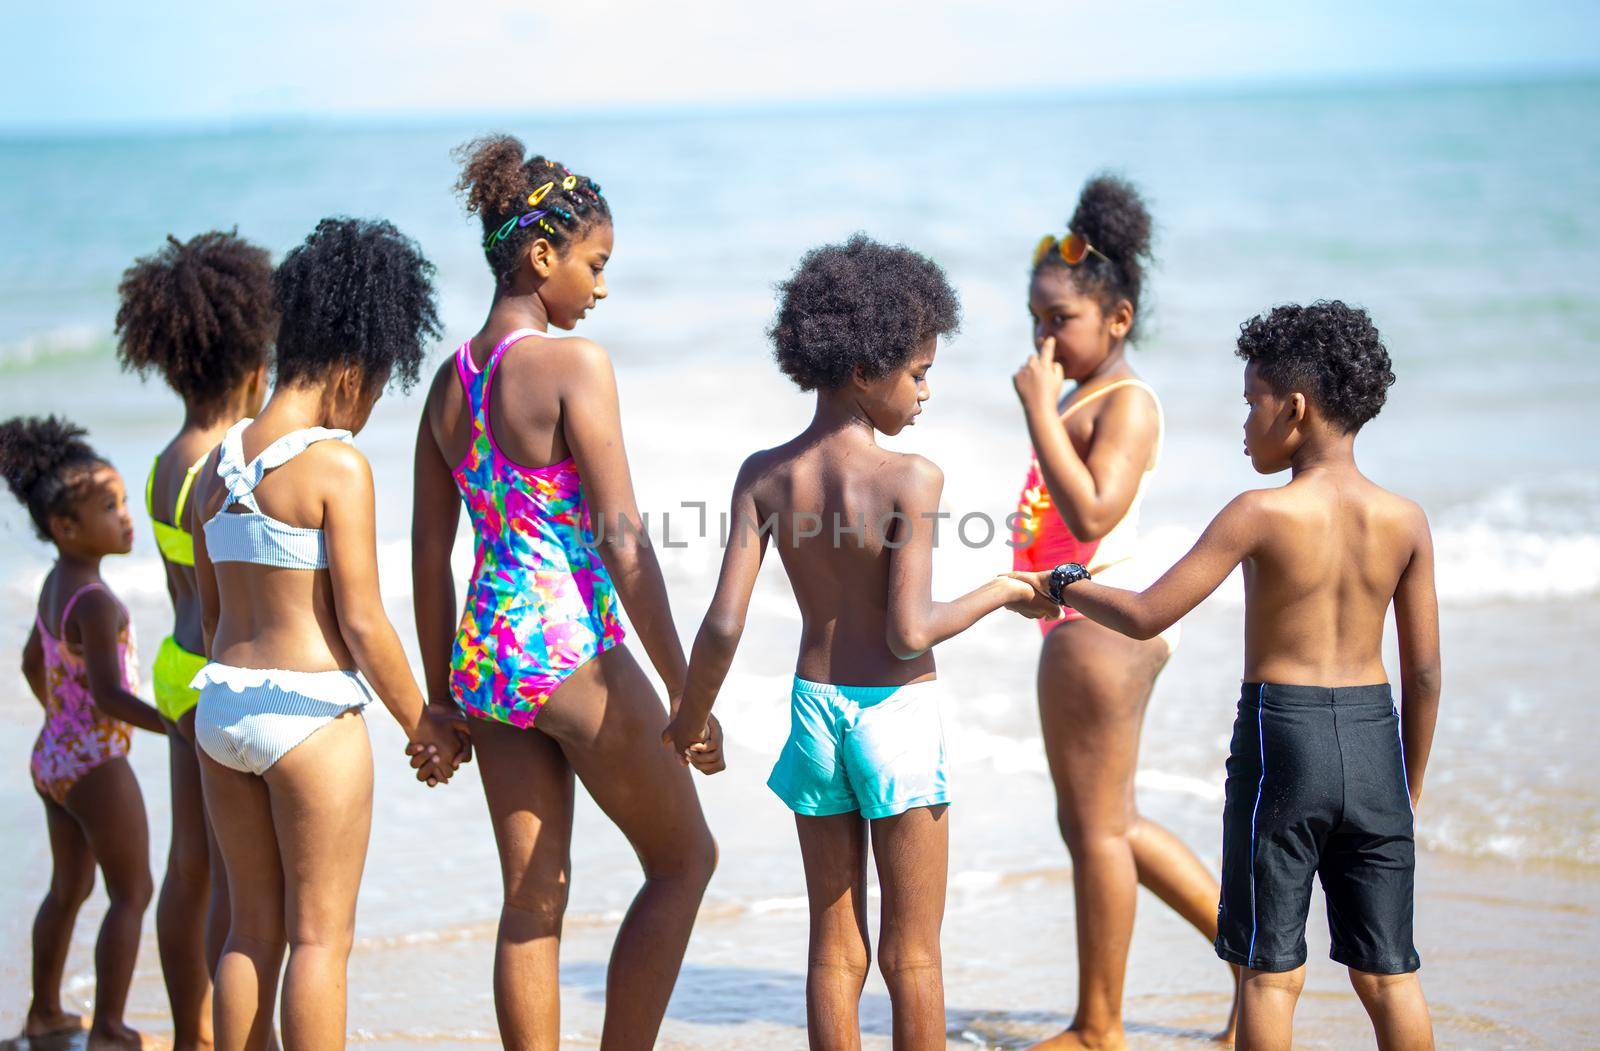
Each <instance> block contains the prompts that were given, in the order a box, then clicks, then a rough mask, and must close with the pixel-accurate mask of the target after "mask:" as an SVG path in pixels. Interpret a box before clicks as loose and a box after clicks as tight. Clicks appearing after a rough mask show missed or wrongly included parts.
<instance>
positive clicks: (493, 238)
mask: <svg viewBox="0 0 1600 1051" xmlns="http://www.w3.org/2000/svg"><path fill="white" fill-rule="evenodd" d="M516 225H517V220H516V219H514V218H513V219H507V220H506V221H505V225H504V226H502V227H500V229H498V230H496V231H495V232H494V233H492V234H490V235H489V237H488V238H487V239H486V240H485V241H484V242H483V247H484V250H485V251H488V250H489V249H491V248H493V247H494V246H495V245H496V244H497V243H498V242H500V241H504V240H505V239H506V238H507V237H509V236H511V231H512V230H513V229H514V228H515V227H516Z"/></svg>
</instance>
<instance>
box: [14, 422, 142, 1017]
mask: <svg viewBox="0 0 1600 1051" xmlns="http://www.w3.org/2000/svg"><path fill="white" fill-rule="evenodd" d="M84 433H85V432H84V430H83V429H82V428H81V427H74V426H73V425H71V424H69V423H67V422H65V421H63V420H60V419H57V418H56V417H53V416H52V417H50V418H48V419H41V418H38V417H34V418H29V419H23V418H15V419H11V420H7V421H6V422H5V423H4V424H0V471H3V472H4V474H5V479H6V484H7V485H9V486H10V488H11V491H12V493H14V494H15V495H16V497H17V499H18V500H21V501H22V502H23V504H24V505H26V506H27V508H28V514H29V515H30V517H32V519H33V524H34V528H35V529H36V530H37V531H38V534H39V536H40V537H41V538H42V539H45V540H48V541H50V542H52V543H53V544H55V546H56V564H55V566H54V568H53V569H51V571H50V575H49V576H48V577H46V578H45V582H44V587H43V588H42V589H41V591H40V593H39V610H38V614H37V616H36V617H35V619H34V625H33V631H32V632H30V633H29V635H28V642H27V647H26V649H25V650H24V651H23V657H22V670H23V674H24V676H25V677H26V678H27V680H28V685H29V686H30V687H32V689H33V692H34V696H35V697H37V698H38V700H39V703H40V704H41V705H43V706H44V712H45V722H44V728H43V729H42V730H40V731H39V737H38V740H36V741H35V742H34V745H33V758H32V763H31V767H32V773H33V785H34V789H35V790H36V791H37V792H38V793H39V799H40V801H41V802H43V803H44V811H45V821H46V823H47V824H48V825H49V829H50V854H51V859H52V862H53V865H54V869H53V871H52V873H51V877H50V891H49V893H48V894H47V895H46V896H45V899H44V902H43V903H42V904H41V905H40V906H39V913H38V915H37V916H36V917H35V918H34V921H33V1002H32V1003H31V1004H30V1005H29V1007H28V1017H27V1021H26V1023H25V1026H24V1029H23V1032H24V1034H25V1035H27V1036H33V1037H38V1036H43V1035H45V1034H47V1033H52V1032H61V1031H70V1030H76V1029H78V1028H80V1027H81V1021H80V1019H79V1018H78V1017H77V1016H76V1015H70V1014H67V1013H66V1012H64V1011H62V1009H61V976H62V972H63V970H64V969H65V967H66V963H67V950H68V949H69V948H70V946H71V943H72V926H73V922H74V921H75V920H76V919H77V916H78V909H79V908H80V907H81V906H82V905H83V902H84V899H85V898H87V897H88V896H89V892H90V891H91V890H92V889H93V888H94V868H95V865H96V864H97V863H98V864H99V866H100V871H101V873H102V874H103V876H104V878H105V884H106V896H107V897H108V898H109V899H110V906H109V907H108V908H107V910H106V917H105V920H104V922H102V923H101V925H100V936H99V938H98V940H96V942H95V953H94V959H95V995H94V1021H93V1023H92V1025H91V1026H90V1029H89V1047H91V1048H113V1047H119V1048H120V1047H138V1046H140V1037H139V1034H138V1033H136V1032H134V1031H133V1030H132V1029H130V1028H128V1026H127V1025H126V1024H125V1023H124V1022H123V1020H122V1013H123V1009H124V1007H125V1005H126V1004H127V1000H128V985H129V983H130V982H131V981H132V979H133V965H134V959H135V957H136V956H137V955H138V952H139V927H140V924H141V923H142V921H143V918H144V910H145V908H146V907H147V906H148V905H149V904H150V842H149V838H150V833H149V828H148V826H147V824H146V820H145V811H144V797H143V796H142V795H141V794H140V792H139V782H138V781H137V780H136V779H135V778H134V776H133V768H132V767H131V766H129V765H128V760H127V758H126V757H127V754H128V748H129V746H130V745H131V743H132V740H131V739H132V736H133V729H134V727H138V728H140V729H144V730H149V731H151V732H153V733H162V732H163V730H162V725H161V718H160V716H158V715H157V714H156V710H155V709H154V708H152V707H151V706H150V705H148V704H146V703H145V702H144V701H142V700H140V699H139V698H138V697H136V696H134V693H133V691H134V689H135V688H136V687H137V685H138V682H139V662H138V658H137V657H136V656H135V654H134V644H133V625H132V623H131V622H130V621H129V620H128V611H127V610H126V609H124V608H123V606H122V603H120V602H118V601H117V599H116V596H114V595H112V594H111V591H110V589H108V588H107V587H106V585H105V583H104V582H103V581H101V579H100V561H101V559H103V558H105V557H106V556H107V555H125V554H127V553H128V552H129V551H130V550H131V549H132V547H133V521H132V519H131V518H130V517H129V515H128V507H127V499H126V496H127V494H126V492H125V490H124V488H123V484H122V476H121V475H119V474H118V473H117V470H116V468H114V467H112V466H111V465H110V464H108V463H106V462H105V460H103V459H101V457H100V456H99V455H98V454H97V453H96V452H95V451H94V450H93V449H92V448H90V447H89V444H88V443H87V442H85V441H84V440H83V436H84Z"/></svg>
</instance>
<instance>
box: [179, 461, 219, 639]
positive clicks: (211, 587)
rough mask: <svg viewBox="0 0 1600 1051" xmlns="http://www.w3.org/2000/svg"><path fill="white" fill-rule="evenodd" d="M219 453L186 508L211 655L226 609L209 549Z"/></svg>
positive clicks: (207, 466)
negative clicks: (208, 532)
mask: <svg viewBox="0 0 1600 1051" xmlns="http://www.w3.org/2000/svg"><path fill="white" fill-rule="evenodd" d="M216 461H217V453H216V452H212V454H211V455H210V456H209V457H208V458H207V459H206V464H205V467H203V468H201V470H200V478H201V481H200V482H198V483H196V486H195V488H196V490H197V491H196V492H195V493H193V494H192V495H191V498H190V500H189V506H188V507H186V508H184V511H183V514H184V517H185V518H186V519H187V522H186V523H185V526H186V528H187V529H188V530H189V535H190V536H192V537H194V580H195V588H196V590H197V591H199V593H200V638H201V642H202V644H203V647H204V649H205V653H204V654H203V655H204V656H206V657H209V656H211V639H212V637H213V636H214V635H216V633H217V616H218V613H219V612H220V610H221V609H222V604H221V602H220V601H218V598H217V573H216V568H215V567H214V566H213V565H212V562H211V553H210V552H209V551H207V550H206V530H205V523H206V519H208V518H210V517H211V515H213V514H215V513H216V508H214V507H208V506H207V505H209V504H211V503H212V500H211V495H210V494H211V490H212V488H213V486H214V485H217V484H220V483H217V482H213V481H211V479H215V478H216V476H217V467H216Z"/></svg>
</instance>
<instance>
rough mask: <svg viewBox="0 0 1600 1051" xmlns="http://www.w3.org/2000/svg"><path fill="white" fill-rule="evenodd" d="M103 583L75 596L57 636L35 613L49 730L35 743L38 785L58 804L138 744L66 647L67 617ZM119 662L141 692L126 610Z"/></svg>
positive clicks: (127, 683)
mask: <svg viewBox="0 0 1600 1051" xmlns="http://www.w3.org/2000/svg"><path fill="white" fill-rule="evenodd" d="M96 588H99V589H100V590H102V591H105V592H106V594H108V595H109V594H111V592H110V591H109V590H108V589H107V588H106V586H105V585H104V584H100V583H94V584H85V585H84V586H83V587H81V588H79V589H78V590H77V591H74V592H73V593H72V597H71V598H69V599H67V604H66V607H65V608H64V609H62V611H61V624H60V627H59V631H58V633H57V634H54V635H52V634H51V633H50V629H49V628H47V627H45V624H44V620H43V618H41V617H39V615H38V614H37V613H36V614H34V619H35V620H36V621H37V622H38V625H39V641H40V643H41V645H42V646H43V647H44V677H45V696H44V701H45V711H44V728H43V729H42V730H40V731H39V737H38V739H37V740H35V741H34V742H33V759H32V761H31V762H30V763H29V767H30V769H31V770H32V772H33V785H34V787H35V788H37V789H38V790H39V794H40V795H42V796H46V797H47V798H49V799H53V800H55V801H56V802H57V803H62V802H65V801H66V798H67V793H68V792H70V791H71V790H72V786H73V785H75V784H77V783H78V781H79V780H80V779H81V778H82V777H83V775H84V774H87V773H88V772H89V771H90V770H93V769H94V768H95V767H97V766H100V765H102V764H104V763H108V762H110V761H111V760H113V759H120V758H121V757H123V756H125V755H127V754H128V748H129V747H130V746H131V745H132V743H133V740H132V739H133V727H132V726H130V725H128V724H127V723H125V722H123V721H122V720H121V719H114V718H112V717H111V716H109V715H107V714H106V713H105V712H102V711H101V710H100V709H99V707H98V706H96V704H95V703H94V696H93V694H92V693H91V692H90V690H89V671H88V668H87V667H86V666H85V664H84V660H83V655H82V654H81V653H74V652H73V651H72V649H71V648H69V647H68V645H67V642H66V633H67V618H68V617H70V616H71V615H72V607H73V606H75V605H77V604H78V599H80V598H82V597H83V595H84V594H85V593H86V592H89V591H93V590H94V589H96ZM117 659H118V661H119V662H120V663H121V666H122V685H123V686H124V687H125V688H126V689H128V690H129V691H130V692H131V691H133V690H136V689H138V688H139V658H138V656H137V654H136V653H135V650H134V643H133V623H132V621H131V620H129V619H128V617H127V611H126V610H124V611H123V625H122V630H121V632H120V633H119V634H118V637H117Z"/></svg>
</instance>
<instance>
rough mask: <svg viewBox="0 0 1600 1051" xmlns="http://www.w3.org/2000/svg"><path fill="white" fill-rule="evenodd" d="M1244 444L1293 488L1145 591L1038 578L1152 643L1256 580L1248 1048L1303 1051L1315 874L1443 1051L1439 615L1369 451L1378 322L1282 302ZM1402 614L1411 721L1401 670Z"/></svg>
mask: <svg viewBox="0 0 1600 1051" xmlns="http://www.w3.org/2000/svg"><path fill="white" fill-rule="evenodd" d="M1238 352H1239V356H1240V357H1241V358H1243V359H1244V360H1245V362H1246V363H1247V364H1246V366H1245V371H1244V399H1245V402H1246V404H1248V405H1249V407H1250V411H1249V414H1248V415H1247V416H1246V418H1245V424H1244V445H1245V452H1246V453H1247V454H1248V455H1249V457H1250V460H1251V463H1252V464H1254V465H1255V468H1256V470H1257V471H1260V472H1261V473H1263V474H1275V473H1277V472H1279V471H1283V470H1289V471H1290V472H1292V474H1291V477H1290V480H1289V484H1288V485H1285V486H1283V487H1282V488H1280V489H1261V490H1255V491H1252V492H1247V493H1243V494H1241V495H1240V496H1238V497H1236V498H1235V499H1234V500H1233V502H1232V503H1230V504H1229V505H1228V506H1227V507H1225V508H1223V510H1222V512H1221V513H1220V514H1219V515H1217V517H1216V518H1215V519H1214V520H1213V521H1212V522H1211V524H1210V525H1209V526H1208V527H1206V531H1205V533H1204V534H1202V535H1201V537H1200V540H1199V541H1198V542H1197V543H1196V544H1195V546H1194V549H1193V550H1191V551H1190V552H1189V553H1188V554H1187V555H1185V556H1184V557H1183V559H1182V560H1181V561H1179V562H1178V564H1177V565H1175V566H1173V567H1172V568H1171V569H1170V570H1168V571H1167V573H1166V574H1165V575H1164V576H1163V577H1162V578H1161V579H1160V580H1158V581H1157V582H1156V583H1155V584H1154V585H1152V586H1151V587H1150V588H1148V589H1147V590H1145V591H1143V592H1131V591H1123V590H1120V589H1118V588H1113V587H1107V586H1104V585H1101V584H1097V583H1094V582H1093V581H1091V580H1090V579H1089V575H1088V572H1087V571H1086V570H1085V569H1084V568H1083V567H1082V566H1080V565H1077V564H1068V565H1064V566H1059V567H1056V568H1055V569H1054V570H1052V571H1047V572H1038V573H1030V574H1019V575H1023V576H1026V578H1027V579H1029V580H1030V581H1032V582H1033V583H1034V585H1035V586H1036V587H1037V588H1038V589H1039V591H1040V593H1041V595H1045V596H1050V597H1054V598H1056V599H1060V600H1063V601H1065V602H1066V603H1068V604H1070V605H1071V606H1072V607H1073V608H1075V609H1077V610H1079V611H1080V612H1081V613H1083V614H1084V615H1085V616H1087V617H1090V618H1092V619H1094V620H1097V621H1099V622H1100V623H1102V624H1105V625H1107V626H1108V627H1111V628H1114V629H1116V630H1117V631H1120V632H1122V633H1123V634H1126V635H1129V636H1132V637H1134V638H1140V639H1148V638H1152V637H1153V636H1155V635H1157V634H1159V633H1160V632H1161V631H1163V630H1165V629H1166V627H1167V626H1168V625H1170V624H1173V623H1175V622H1176V621H1177V620H1178V618H1180V617H1182V616H1183V615H1184V614H1186V613H1188V612H1189V611H1190V610H1191V609H1193V608H1194V607H1195V606H1196V605H1198V604H1199V603H1200V601H1201V600H1203V599H1204V598H1205V597H1206V596H1207V595H1209V594H1210V593H1211V592H1212V591H1214V590H1215V589H1216V587H1217V586H1218V585H1219V584H1221V583H1222V581H1223V580H1224V579H1226V578H1227V576H1228V575H1229V574H1230V573H1232V572H1233V569H1234V567H1235V566H1238V565H1240V564H1241V563H1242V564H1243V566H1244V584H1245V643H1244V684H1243V688H1242V693H1241V696H1240V700H1239V715H1238V718H1237V720H1236V721H1235V722H1234V727H1233V744H1232V747H1231V750H1230V754H1229V756H1228V780H1227V796H1226V803H1225V808H1224V811H1223V818H1222V840H1223V845H1222V849H1223V859H1222V902H1221V908H1220V909H1219V912H1218V927H1219V931H1218V934H1217V939H1216V950H1217V955H1218V956H1221V957H1222V958H1223V959H1224V960H1227V961H1229V962H1231V963H1235V964H1238V965H1239V966H1240V967H1242V968H1243V969H1244V973H1243V980H1242V983H1241V987H1240V1009H1239V1032H1238V1046H1239V1047H1240V1048H1241V1049H1244V1051H1278V1049H1287V1048H1288V1047H1289V1046H1290V1042H1291V1038H1292V1035H1293V1034H1292V1026H1293V1020H1294V1007H1295V1002H1296V1000H1297V999H1298V998H1299V995H1300V990H1301V988H1302V987H1303V986H1304V984H1305V963H1306V942H1305V925H1306V912H1307V909H1308V908H1309V907H1310V903H1311V882H1312V878H1313V876H1320V877H1321V880H1322V887H1323V893H1324V894H1325V895H1326V897H1327V902H1328V926H1329V928H1330V933H1331V935H1332V941H1333V948H1332V953H1331V955H1332V957H1333V959H1334V960H1336V961H1338V962H1339V963H1342V964H1344V965H1345V966H1346V967H1347V968H1349V972H1350V982H1351V984H1352V985H1353V986H1354V987H1355V990H1356V993H1357V995H1358V996H1360V998H1361V1003H1362V1005H1363V1006H1364V1007H1365V1008H1366V1009H1367V1013H1368V1015H1369V1016H1370V1017H1371V1019H1372V1024H1373V1029H1374V1030H1375V1032H1376V1036H1377V1041H1378V1046H1379V1047H1381V1048H1384V1049H1385V1051H1422V1049H1427V1048H1432V1047H1433V1034H1432V1029H1431V1025H1430V1023H1429V1019H1428V1007H1427V1004H1426V1003H1425V1002H1424V1001H1423V998H1422V984H1421V983H1420V982H1419V981H1418V980H1417V975H1416V971H1417V969H1418V968H1419V967H1420V966H1421V960H1420V958H1419V957H1418V956H1417V950H1416V948H1415V946H1414V945H1413V944H1412V931H1411V928H1412V909H1413V900H1412V894H1413V883H1414V879H1415V869H1416V853H1415V843H1414V840H1413V825H1414V817H1413V808H1414V807H1415V805H1416V802H1417V798H1418V796H1419V795H1420V794H1421V792H1422V775H1423V771H1424V770H1425V769H1426V767H1427V764H1428V752H1429V750H1430V748H1431V747H1432V744H1433V731H1434V724H1435V722H1436V720H1437V717H1438V708H1439V607H1438V600H1437V597H1436V595H1435V593H1434V583H1433V540H1432V537H1431V536H1430V534H1429V531H1428V521H1427V518H1426V517H1425V516H1424V515H1423V513H1422V509H1421V508H1419V507H1418V506H1417V505H1416V504H1414V503H1412V502H1411V501H1410V500H1406V499H1404V498H1402V497H1400V496H1396V495H1395V494H1394V493H1391V492H1388V491H1387V490H1384V489H1382V488H1379V487H1378V486H1377V485H1375V484H1373V483H1372V482H1371V481H1369V480H1368V479H1367V478H1366V477H1365V476H1363V475H1362V473H1361V471H1360V470H1359V469H1358V468H1357V467H1356V461H1355V450H1354V447H1355V438H1356V433H1357V432H1358V431H1359V430H1360V429H1361V427H1362V425H1363V424H1365V423H1366V422H1367V421H1368V420H1370V419H1372V418H1373V417H1374V416H1376V415H1377V414H1378V410H1379V409H1381V408H1382V407H1383V403H1384V399H1385V398H1386V396H1387V390H1388V387H1389V385H1390V384H1391V383H1393V382H1394V373H1393V371H1391V369H1390V364H1389V355H1388V352H1387V351H1385V350H1384V347H1383V343H1382V342H1381V341H1380V339H1379V337H1378V331H1377V329H1376V328H1374V327H1373V325H1372V322H1371V319H1369V318H1368V317H1367V315H1366V313H1365V312H1364V311H1361V310H1357V309H1354V308H1351V307H1348V306H1346V305H1345V304H1343V303H1340V302H1337V301H1335V302H1331V303H1329V302H1319V303H1313V304H1311V305H1310V306H1306V307H1301V306H1283V307H1278V308H1276V309H1274V310H1272V311H1271V312H1269V313H1267V314H1264V315H1262V316H1260V317H1256V318H1253V319H1252V320H1250V321H1248V322H1246V323H1245V325H1244V326H1243V330H1242V331H1241V333H1240V336H1239V351H1238ZM1390 603H1393V605H1394V611H1395V621H1396V624H1397V626H1398V628H1399V635H1400V680H1401V706H1400V711H1399V712H1397V711H1396V710H1395V706H1394V702H1393V699H1392V696H1391V694H1390V690H1389V685H1388V676H1387V674H1386V672H1385V671H1384V667H1383V627H1384V620H1385V618H1386V616H1387V613H1388V609H1389V605H1390Z"/></svg>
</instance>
